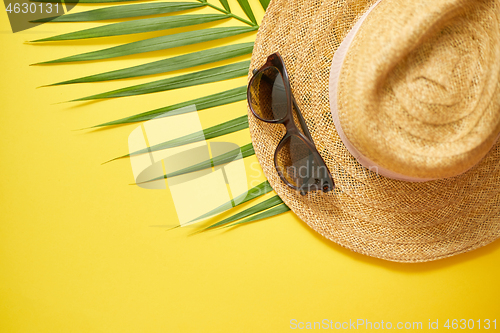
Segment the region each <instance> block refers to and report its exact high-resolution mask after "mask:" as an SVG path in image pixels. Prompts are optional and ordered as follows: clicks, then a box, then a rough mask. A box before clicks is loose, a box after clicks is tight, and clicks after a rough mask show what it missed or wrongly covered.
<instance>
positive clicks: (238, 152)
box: [144, 143, 255, 183]
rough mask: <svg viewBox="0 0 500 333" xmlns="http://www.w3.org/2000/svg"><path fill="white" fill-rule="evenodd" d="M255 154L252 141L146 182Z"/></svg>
mask: <svg viewBox="0 0 500 333" xmlns="http://www.w3.org/2000/svg"><path fill="white" fill-rule="evenodd" d="M254 154H255V151H254V149H253V146H252V144H251V143H249V144H246V145H244V146H242V147H239V148H236V149H234V150H231V151H228V152H227V153H225V154H221V155H219V156H216V157H214V158H211V159H208V160H206V161H203V162H200V163H197V164H194V165H191V166H189V167H187V168H183V169H181V170H177V171H174V172H170V173H168V174H166V175H163V176H160V177H156V178H153V179H150V180H148V181H146V182H144V183H147V182H152V181H155V180H160V179H165V178H171V177H176V176H180V175H184V174H186V173H190V172H196V171H200V170H205V169H208V168H211V167H215V166H217V165H222V164H226V163H230V162H232V161H236V160H238V159H241V158H246V157H248V156H252V155H254Z"/></svg>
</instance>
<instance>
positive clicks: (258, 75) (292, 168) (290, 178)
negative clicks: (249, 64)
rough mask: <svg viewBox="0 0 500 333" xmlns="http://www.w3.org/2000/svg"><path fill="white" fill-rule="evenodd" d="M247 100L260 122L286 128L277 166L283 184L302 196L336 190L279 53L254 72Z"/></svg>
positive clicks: (278, 148) (276, 158)
mask: <svg viewBox="0 0 500 333" xmlns="http://www.w3.org/2000/svg"><path fill="white" fill-rule="evenodd" d="M247 100H248V105H249V106H250V110H251V111H252V113H253V115H254V116H255V117H256V118H257V119H259V120H261V121H264V122H266V123H273V124H283V125H285V128H286V133H285V136H284V137H283V138H282V139H281V141H280V143H279V144H278V146H277V147H276V151H275V152H274V166H275V167H276V171H277V172H278V175H279V176H280V178H281V180H282V181H283V182H284V183H285V184H286V185H288V186H289V187H291V188H293V189H295V190H297V191H299V192H300V193H301V194H302V195H305V194H306V193H307V192H311V191H317V190H322V191H323V192H329V191H331V190H333V189H334V188H335V183H334V181H333V178H332V176H331V174H330V171H329V170H328V168H327V166H326V164H325V161H324V160H323V158H322V157H321V155H320V154H319V153H318V150H317V149H316V146H315V145H314V142H313V139H312V137H311V134H310V133H309V129H308V128H307V125H306V122H305V120H304V118H303V117H302V114H301V112H300V109H299V107H298V105H297V103H296V102H295V98H294V97H293V95H292V89H291V86H290V81H289V79H288V74H287V72H286V69H285V63H284V62H283V59H282V58H281V56H280V55H279V53H274V54H271V55H270V56H269V57H268V58H267V61H266V63H265V64H264V65H263V66H262V67H261V68H260V69H258V70H257V69H255V70H254V71H253V76H252V79H251V80H250V83H249V84H248V90H247ZM294 111H295V112H294ZM297 125H298V126H297Z"/></svg>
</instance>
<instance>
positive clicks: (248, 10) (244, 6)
mask: <svg viewBox="0 0 500 333" xmlns="http://www.w3.org/2000/svg"><path fill="white" fill-rule="evenodd" d="M238 3H239V4H240V7H241V9H243V11H244V12H245V14H246V15H247V17H248V18H249V19H250V21H252V22H253V23H254V24H257V20H256V19H255V16H254V15H253V11H252V7H250V4H249V3H248V0H238Z"/></svg>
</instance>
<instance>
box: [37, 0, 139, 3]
mask: <svg viewBox="0 0 500 333" xmlns="http://www.w3.org/2000/svg"><path fill="white" fill-rule="evenodd" d="M138 1H142V0H30V2H44V3H45V2H53V3H62V2H64V3H112V2H138Z"/></svg>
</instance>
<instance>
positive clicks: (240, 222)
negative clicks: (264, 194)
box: [228, 203, 290, 227]
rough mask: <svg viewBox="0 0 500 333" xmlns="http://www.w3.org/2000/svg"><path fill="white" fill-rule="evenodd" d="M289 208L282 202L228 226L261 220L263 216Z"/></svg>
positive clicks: (274, 214) (281, 212)
mask: <svg viewBox="0 0 500 333" xmlns="http://www.w3.org/2000/svg"><path fill="white" fill-rule="evenodd" d="M289 210H290V208H289V207H288V206H287V205H285V204H284V203H283V204H281V205H278V206H275V207H273V208H271V209H269V210H266V211H265V212H262V213H260V214H257V215H254V216H251V217H249V218H247V219H245V220H243V221H239V222H236V223H233V224H231V225H229V226H228V227H234V226H236V225H239V224H243V223H248V222H255V221H258V220H262V219H265V218H268V217H272V216H276V215H279V214H283V213H286V212H288V211H289Z"/></svg>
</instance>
